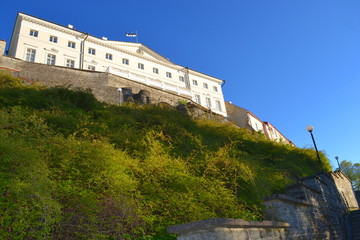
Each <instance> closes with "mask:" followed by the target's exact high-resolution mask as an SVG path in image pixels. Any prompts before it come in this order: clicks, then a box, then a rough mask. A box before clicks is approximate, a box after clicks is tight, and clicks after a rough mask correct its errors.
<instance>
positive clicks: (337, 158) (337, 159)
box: [335, 156, 341, 171]
mask: <svg viewBox="0 0 360 240" xmlns="http://www.w3.org/2000/svg"><path fill="white" fill-rule="evenodd" d="M335 159H336V161H337V164H338V165H339V171H341V167H340V163H339V157H338V156H336V157H335Z"/></svg>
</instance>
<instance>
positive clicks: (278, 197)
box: [265, 194, 310, 206]
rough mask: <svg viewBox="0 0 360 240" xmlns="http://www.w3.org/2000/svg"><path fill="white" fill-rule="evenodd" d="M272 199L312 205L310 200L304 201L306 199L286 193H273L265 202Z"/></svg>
mask: <svg viewBox="0 0 360 240" xmlns="http://www.w3.org/2000/svg"><path fill="white" fill-rule="evenodd" d="M271 200H280V201H284V202H290V203H293V204H300V205H305V206H310V203H309V202H308V201H304V200H300V199H297V198H294V197H291V196H289V195H285V194H274V195H271V196H270V197H268V198H266V199H265V202H268V201H271Z"/></svg>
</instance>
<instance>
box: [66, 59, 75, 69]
mask: <svg viewBox="0 0 360 240" xmlns="http://www.w3.org/2000/svg"><path fill="white" fill-rule="evenodd" d="M66 66H67V67H69V68H74V67H75V61H74V60H71V59H67V60H66Z"/></svg>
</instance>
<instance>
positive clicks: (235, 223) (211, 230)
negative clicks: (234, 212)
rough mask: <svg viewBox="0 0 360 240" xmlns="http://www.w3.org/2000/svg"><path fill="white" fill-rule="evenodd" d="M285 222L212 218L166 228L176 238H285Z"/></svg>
mask: <svg viewBox="0 0 360 240" xmlns="http://www.w3.org/2000/svg"><path fill="white" fill-rule="evenodd" d="M288 227H289V224H287V223H281V222H273V221H263V222H248V221H244V220H242V219H233V218H212V219H207V220H203V221H198V222H192V223H186V224H181V225H176V226H172V227H169V228H168V232H169V233H175V234H177V235H178V238H177V239H178V240H235V239H236V240H285V229H286V228H288Z"/></svg>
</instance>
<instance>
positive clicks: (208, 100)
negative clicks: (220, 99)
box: [206, 97, 211, 109]
mask: <svg viewBox="0 0 360 240" xmlns="http://www.w3.org/2000/svg"><path fill="white" fill-rule="evenodd" d="M206 107H207V108H209V109H210V108H211V100H210V98H208V97H207V98H206Z"/></svg>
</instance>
